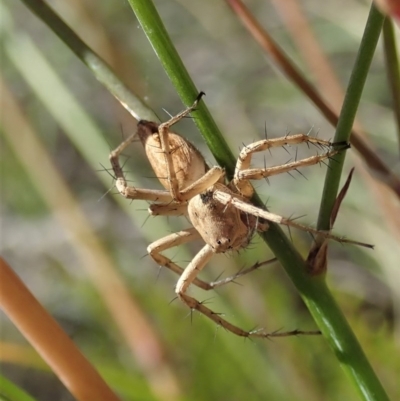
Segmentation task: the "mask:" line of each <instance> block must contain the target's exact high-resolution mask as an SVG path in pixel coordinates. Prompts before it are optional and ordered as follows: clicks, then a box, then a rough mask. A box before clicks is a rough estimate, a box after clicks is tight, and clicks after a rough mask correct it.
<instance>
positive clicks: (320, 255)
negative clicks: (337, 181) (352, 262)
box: [307, 167, 354, 275]
mask: <svg viewBox="0 0 400 401" xmlns="http://www.w3.org/2000/svg"><path fill="white" fill-rule="evenodd" d="M353 173H354V167H353V168H352V169H351V171H350V173H349V176H348V177H347V180H346V182H345V184H344V185H343V188H342V189H341V190H340V192H339V195H338V196H337V198H336V200H335V203H334V205H333V208H332V213H331V218H330V221H329V230H332V228H333V225H334V224H335V221H336V218H337V215H338V213H339V209H340V206H341V204H342V202H343V199H344V198H345V196H346V194H347V191H348V189H349V187H350V183H351V179H352V178H353ZM327 253H328V239H327V238H322V237H318V238H316V239H315V242H314V244H313V246H312V247H311V250H310V252H309V254H308V256H307V264H308V265H309V267H310V272H311V274H313V275H316V274H321V273H323V272H325V271H326V269H327V264H328V259H327Z"/></svg>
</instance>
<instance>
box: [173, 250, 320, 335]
mask: <svg viewBox="0 0 400 401" xmlns="http://www.w3.org/2000/svg"><path fill="white" fill-rule="evenodd" d="M213 255H214V251H213V249H212V248H211V246H210V245H208V244H207V245H205V246H204V247H203V248H202V249H201V250H200V252H199V253H198V254H197V255H196V256H195V257H194V258H193V260H192V261H191V262H190V264H189V265H188V267H187V268H186V269H185V271H184V272H183V274H182V275H181V277H180V278H179V281H178V283H177V285H176V288H175V292H176V294H177V295H178V297H179V299H181V300H182V301H183V302H184V303H185V304H186V305H187V306H189V308H190V309H193V310H197V311H199V312H200V313H202V314H203V315H205V316H207V317H208V318H209V319H211V320H212V321H213V322H215V323H217V324H218V325H219V326H221V327H223V328H224V329H226V330H228V331H230V332H232V333H234V334H236V335H238V336H241V337H250V338H252V337H258V338H260V337H262V338H269V337H288V336H294V335H303V334H304V335H310V334H321V333H320V332H319V331H300V330H293V331H288V332H272V333H268V332H266V331H265V330H254V331H245V330H243V329H241V328H240V327H238V326H235V325H234V324H232V323H230V322H228V321H227V320H226V319H224V318H223V317H221V315H220V314H218V313H215V312H213V311H212V310H211V309H209V308H208V307H207V306H205V305H204V303H202V302H199V301H197V300H196V299H195V298H192V297H190V296H189V295H187V294H186V291H187V289H188V288H189V286H190V284H192V283H193V282H194V280H195V279H196V276H197V275H198V274H199V273H200V271H201V270H202V269H203V268H204V266H205V265H206V264H207V262H208V261H209V260H210V259H211V258H212V256H213Z"/></svg>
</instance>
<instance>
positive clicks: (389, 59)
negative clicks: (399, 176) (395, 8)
mask: <svg viewBox="0 0 400 401" xmlns="http://www.w3.org/2000/svg"><path fill="white" fill-rule="evenodd" d="M383 45H384V49H385V59H386V68H387V75H388V83H389V88H390V90H391V92H392V99H393V100H392V101H393V112H394V117H395V121H396V127H397V142H398V145H399V155H400V64H399V58H398V55H397V50H396V37H395V34H394V28H393V21H392V20H391V19H390V18H386V20H385V23H384V24H383Z"/></svg>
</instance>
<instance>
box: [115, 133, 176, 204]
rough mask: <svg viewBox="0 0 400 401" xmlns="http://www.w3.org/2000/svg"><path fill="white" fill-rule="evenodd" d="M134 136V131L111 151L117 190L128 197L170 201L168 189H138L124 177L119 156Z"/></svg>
mask: <svg viewBox="0 0 400 401" xmlns="http://www.w3.org/2000/svg"><path fill="white" fill-rule="evenodd" d="M135 137H136V133H134V134H132V135H130V136H129V137H128V138H127V139H126V140H125V141H123V142H122V143H121V144H120V145H119V146H118V147H117V148H116V149H114V150H113V151H111V153H110V156H109V159H110V163H111V166H112V169H113V171H114V174H115V177H114V178H115V186H116V188H117V190H118V192H119V193H120V194H121V195H122V196H124V197H125V198H128V199H143V200H148V201H159V202H171V201H172V197H171V194H170V193H169V191H166V190H157V189H155V190H153V189H140V188H135V187H133V186H129V185H128V182H127V180H126V178H125V175H124V172H123V169H122V167H121V165H120V163H119V156H120V154H121V153H122V152H123V151H124V149H125V148H126V147H127V146H129V145H130V144H131V143H132V142H133V140H134V139H135Z"/></svg>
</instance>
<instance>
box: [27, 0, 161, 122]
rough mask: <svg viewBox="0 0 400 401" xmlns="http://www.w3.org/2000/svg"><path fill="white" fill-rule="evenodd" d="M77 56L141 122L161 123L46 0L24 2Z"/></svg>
mask: <svg viewBox="0 0 400 401" xmlns="http://www.w3.org/2000/svg"><path fill="white" fill-rule="evenodd" d="M21 1H22V2H23V3H25V5H26V6H27V7H28V8H29V9H30V10H31V11H32V12H33V13H34V14H36V15H37V17H39V18H40V19H41V20H42V21H43V22H45V23H46V24H47V25H48V27H49V28H50V29H51V30H52V31H53V32H54V33H55V34H56V35H57V36H58V37H59V38H60V39H61V40H62V41H63V42H64V43H65V44H66V45H67V46H68V47H69V48H70V49H71V50H72V51H73V52H74V53H75V54H76V55H77V57H78V58H79V59H80V60H81V61H82V62H83V63H84V64H85V65H86V66H87V67H88V68H89V70H90V71H91V72H92V73H93V75H94V76H95V77H96V78H97V80H98V81H99V82H101V83H102V84H103V85H104V86H105V87H106V88H107V89H108V90H109V91H110V93H111V94H112V95H113V96H114V97H115V98H116V99H117V100H118V101H119V102H120V103H121V104H122V106H123V107H125V109H127V110H128V112H129V113H130V114H132V115H133V117H135V118H136V119H137V120H141V119H143V120H150V121H157V116H156V115H155V113H154V112H153V110H151V108H150V107H148V106H147V105H146V104H145V103H144V102H143V100H142V99H140V98H139V97H138V96H136V95H135V94H134V93H132V91H131V90H130V89H129V88H128V87H127V86H126V85H125V84H124V83H123V82H122V81H121V80H120V79H119V78H118V76H117V75H116V73H115V72H114V71H113V70H112V68H111V67H110V66H109V65H108V64H107V63H106V62H105V61H104V60H103V59H102V58H101V57H100V56H99V55H98V54H97V53H96V52H94V51H93V50H92V49H91V48H90V47H89V46H88V45H87V44H86V43H85V42H83V40H82V39H81V38H80V37H79V36H78V35H77V34H76V33H75V32H74V31H73V30H72V29H71V28H70V27H69V26H68V25H67V24H66V23H65V22H64V21H63V20H62V19H61V18H60V17H59V16H58V15H57V14H56V13H55V12H54V11H53V10H52V8H51V7H49V6H48V5H47V4H46V3H45V2H44V1H42V0H21Z"/></svg>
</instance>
